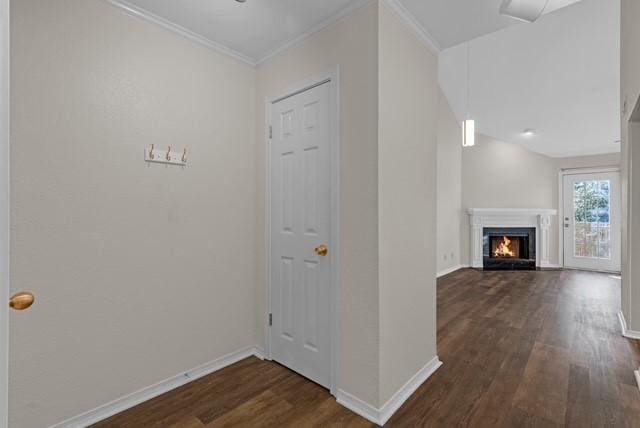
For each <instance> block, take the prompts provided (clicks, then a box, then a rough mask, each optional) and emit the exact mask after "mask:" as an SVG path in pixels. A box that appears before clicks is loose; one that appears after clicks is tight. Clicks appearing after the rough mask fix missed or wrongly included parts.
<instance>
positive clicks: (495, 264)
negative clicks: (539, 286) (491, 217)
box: [483, 227, 536, 270]
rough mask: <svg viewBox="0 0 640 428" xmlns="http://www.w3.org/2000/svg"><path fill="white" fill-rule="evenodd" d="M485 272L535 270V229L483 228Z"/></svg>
mask: <svg viewBox="0 0 640 428" xmlns="http://www.w3.org/2000/svg"><path fill="white" fill-rule="evenodd" d="M483 268H484V269H485V270H535V269H536V228H535V227H531V228H514V227H505V228H488V227H486V228H484V229H483Z"/></svg>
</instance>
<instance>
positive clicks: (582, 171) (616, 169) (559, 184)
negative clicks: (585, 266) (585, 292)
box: [558, 166, 622, 267]
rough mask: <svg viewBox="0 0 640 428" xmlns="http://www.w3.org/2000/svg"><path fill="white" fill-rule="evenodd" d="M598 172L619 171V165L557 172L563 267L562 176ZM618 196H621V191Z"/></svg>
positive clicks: (562, 264)
mask: <svg viewBox="0 0 640 428" xmlns="http://www.w3.org/2000/svg"><path fill="white" fill-rule="evenodd" d="M599 172H601V173H606V172H620V167H615V166H611V167H608V166H601V167H593V168H565V169H561V170H560V171H559V172H558V263H560V266H561V267H564V177H565V175H578V174H590V173H599ZM621 190H622V189H621ZM620 196H622V192H621V194H620ZM621 214H622V213H621Z"/></svg>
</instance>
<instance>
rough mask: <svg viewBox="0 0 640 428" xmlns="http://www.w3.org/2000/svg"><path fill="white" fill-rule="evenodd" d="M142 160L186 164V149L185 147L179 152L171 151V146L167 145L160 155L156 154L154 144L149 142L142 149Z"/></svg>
mask: <svg viewBox="0 0 640 428" xmlns="http://www.w3.org/2000/svg"><path fill="white" fill-rule="evenodd" d="M144 160H145V161H147V162H156V163H165V164H170V165H183V166H184V165H186V164H187V149H186V148H185V149H184V150H183V151H181V152H172V151H171V146H168V147H167V151H166V152H165V153H164V155H162V154H160V156H158V153H157V152H156V151H155V144H151V145H150V146H149V147H146V148H145V149H144Z"/></svg>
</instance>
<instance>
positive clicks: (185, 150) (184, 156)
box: [182, 148, 187, 162]
mask: <svg viewBox="0 0 640 428" xmlns="http://www.w3.org/2000/svg"><path fill="white" fill-rule="evenodd" d="M186 161H187V149H186V148H185V149H184V151H183V152H182V162H186Z"/></svg>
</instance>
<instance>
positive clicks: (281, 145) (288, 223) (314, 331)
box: [269, 83, 332, 387]
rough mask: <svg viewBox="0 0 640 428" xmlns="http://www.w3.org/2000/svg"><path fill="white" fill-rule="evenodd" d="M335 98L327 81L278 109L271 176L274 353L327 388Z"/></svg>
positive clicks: (275, 106)
mask: <svg viewBox="0 0 640 428" xmlns="http://www.w3.org/2000/svg"><path fill="white" fill-rule="evenodd" d="M329 100H330V85H329V83H325V84H322V85H320V86H316V87H314V88H311V89H308V90H306V91H304V92H302V93H299V94H297V95H294V96H291V97H289V98H286V99H283V100H281V101H278V102H276V103H274V104H273V105H272V106H271V125H272V138H271V177H270V180H271V183H270V187H271V201H270V207H271V208H270V210H271V215H270V219H271V225H270V229H271V230H270V231H271V233H270V235H271V251H270V253H271V254H270V261H269V263H270V272H271V292H270V300H271V302H270V303H271V312H272V314H271V316H272V325H271V327H270V330H269V332H270V339H271V356H272V358H273V359H274V360H276V361H278V362H280V363H281V364H283V365H285V366H287V367H289V368H291V369H293V370H295V371H297V372H298V373H300V374H302V375H303V376H306V377H307V378H309V379H311V380H313V381H315V382H317V383H319V384H320V385H323V386H325V387H329V383H330V367H331V352H330V344H331V340H330V303H329V299H330V295H331V294H330V285H331V283H330V281H331V257H330V256H329V252H331V251H332V242H330V238H331V153H330V150H331V144H330V143H331V141H330V138H331V136H330V134H331V132H330V105H329ZM322 246H326V249H327V254H325V255H323V251H322V249H323V248H322ZM318 253H320V254H318Z"/></svg>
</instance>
